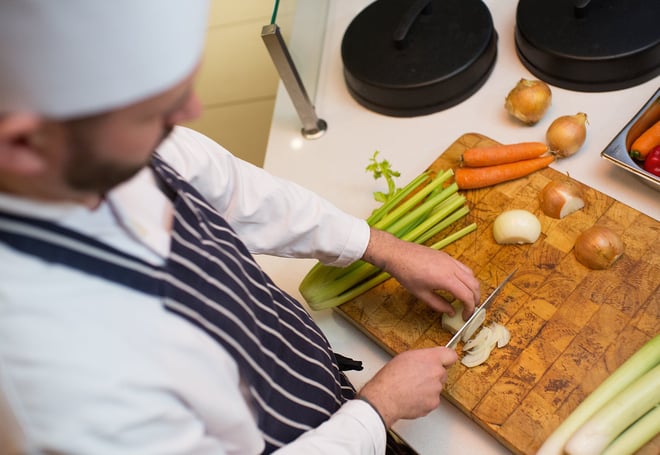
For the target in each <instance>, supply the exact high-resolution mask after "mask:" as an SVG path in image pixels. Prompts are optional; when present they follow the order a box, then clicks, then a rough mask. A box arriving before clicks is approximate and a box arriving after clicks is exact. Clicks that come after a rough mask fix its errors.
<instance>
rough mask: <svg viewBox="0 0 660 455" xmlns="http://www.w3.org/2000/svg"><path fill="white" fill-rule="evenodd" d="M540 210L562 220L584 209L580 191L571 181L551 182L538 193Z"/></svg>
mask: <svg viewBox="0 0 660 455" xmlns="http://www.w3.org/2000/svg"><path fill="white" fill-rule="evenodd" d="M539 202H540V203H541V210H542V211H543V213H545V214H546V215H548V216H550V217H552V218H558V219H561V218H564V217H565V216H566V215H570V214H571V213H573V212H576V211H577V210H580V209H581V208H583V207H584V197H583V195H582V190H581V189H580V187H579V186H578V185H577V183H575V182H573V181H572V180H553V181H551V182H550V183H548V184H547V185H546V186H545V187H543V189H542V190H541V192H540V193H539Z"/></svg>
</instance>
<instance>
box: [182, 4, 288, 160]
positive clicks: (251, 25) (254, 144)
mask: <svg viewBox="0 0 660 455" xmlns="http://www.w3.org/2000/svg"><path fill="white" fill-rule="evenodd" d="M282 3H283V4H284V3H286V5H284V8H286V9H288V8H291V7H292V5H293V4H294V3H295V2H288V1H287V2H282ZM273 5H274V1H273V0H240V1H238V0H234V1H231V0H212V6H211V15H210V21H209V25H208V34H207V43H206V49H205V53H204V58H203V61H202V66H201V69H200V74H199V77H198V79H197V93H198V95H199V97H200V99H201V102H202V104H203V105H204V112H203V114H202V116H201V118H199V119H197V120H195V121H194V122H191V123H188V124H187V126H189V127H191V128H194V129H196V130H198V131H201V132H203V133H204V134H206V135H208V136H210V137H211V138H213V139H214V140H216V141H217V142H219V143H220V144H222V145H223V146H224V147H225V148H227V149H228V150H229V151H231V152H232V153H234V154H235V155H237V156H239V157H241V158H243V159H245V160H247V161H250V162H251V163H253V164H256V165H258V166H261V165H262V164H263V160H264V154H265V152H266V146H267V142H268V132H269V129H270V122H271V117H272V113H273V107H274V104H275V93H276V90H277V84H278V75H277V72H276V71H275V68H274V66H273V64H272V61H271V60H270V56H269V54H268V51H267V50H266V47H265V45H264V43H263V41H262V39H261V29H262V27H263V26H264V25H267V24H269V23H270V20H271V14H272V11H273ZM280 11H283V6H282V5H280ZM278 16H279V15H278Z"/></svg>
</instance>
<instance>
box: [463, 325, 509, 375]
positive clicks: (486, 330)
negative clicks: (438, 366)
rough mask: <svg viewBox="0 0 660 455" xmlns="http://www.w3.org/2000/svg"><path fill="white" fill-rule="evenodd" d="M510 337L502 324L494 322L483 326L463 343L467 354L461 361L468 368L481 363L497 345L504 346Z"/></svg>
mask: <svg viewBox="0 0 660 455" xmlns="http://www.w3.org/2000/svg"><path fill="white" fill-rule="evenodd" d="M510 339H511V334H510V333H509V331H508V330H507V328H506V327H504V326H503V325H502V324H498V323H496V322H494V323H492V324H490V325H489V326H487V327H483V328H482V329H481V330H480V331H479V333H478V334H477V335H476V336H475V337H474V338H472V339H471V340H469V341H468V342H466V343H465V345H463V352H464V353H465V355H464V356H463V358H462V359H461V363H462V364H463V365H465V366H466V367H468V368H472V367H476V366H477V365H481V364H482V363H484V362H485V361H486V360H488V357H490V353H491V352H492V351H493V349H494V348H495V346H497V347H498V348H501V347H504V346H506V345H507V344H508V343H509V340H510Z"/></svg>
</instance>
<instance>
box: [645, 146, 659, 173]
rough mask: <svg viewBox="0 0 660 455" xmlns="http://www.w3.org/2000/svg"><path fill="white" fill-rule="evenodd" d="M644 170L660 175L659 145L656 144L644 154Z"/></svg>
mask: <svg viewBox="0 0 660 455" xmlns="http://www.w3.org/2000/svg"><path fill="white" fill-rule="evenodd" d="M644 170H645V171H647V172H650V173H651V174H653V175H657V176H658V177H660V145H658V146H656V147H654V148H653V150H651V151H650V152H649V154H648V155H646V159H645V160H644Z"/></svg>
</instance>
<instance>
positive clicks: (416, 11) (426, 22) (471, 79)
mask: <svg viewBox="0 0 660 455" xmlns="http://www.w3.org/2000/svg"><path fill="white" fill-rule="evenodd" d="M341 56H342V61H343V64H344V79H345V81H346V85H347V87H348V90H349V92H350V93H351V95H352V96H353V97H354V98H355V99H356V100H357V101H358V102H359V103H360V104H362V105H363V106H365V107H367V108H368V109H371V110H373V111H376V112H379V113H382V114H386V115H392V116H398V117H412V116H417V115H425V114H431V113H433V112H437V111H440V110H443V109H446V108H449V107H451V106H454V105H456V104H458V103H460V102H461V101H463V100H465V99H466V98H468V97H469V96H471V95H472V94H473V93H475V92H476V91H477V90H478V89H479V88H480V87H481V86H482V85H483V83H484V82H486V80H487V79H488V76H489V75H490V73H491V70H492V68H493V65H494V64H495V60H496V56H497V33H496V32H495V29H494V27H493V20H492V17H491V15H490V11H489V10H488V8H487V7H486V6H485V5H484V4H483V2H482V1H481V0H413V1H409V2H406V1H402V0H378V1H376V2H374V3H372V4H371V5H369V6H367V7H366V8H365V9H364V10H363V11H362V12H360V14H358V16H356V17H355V19H353V21H352V22H351V24H350V25H349V26H348V28H347V30H346V32H345V33H344V38H343V40H342V44H341Z"/></svg>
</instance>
